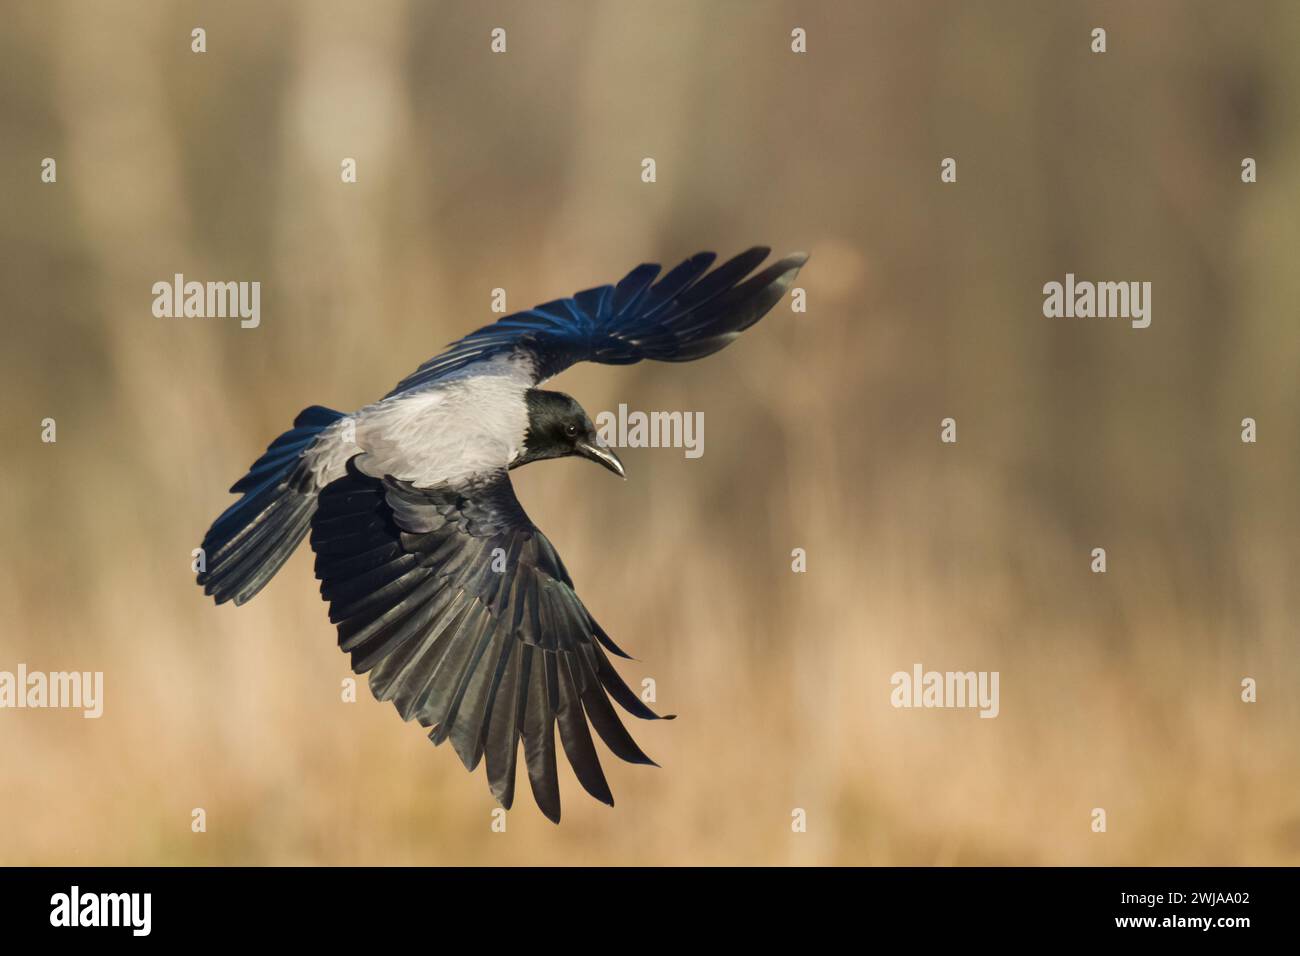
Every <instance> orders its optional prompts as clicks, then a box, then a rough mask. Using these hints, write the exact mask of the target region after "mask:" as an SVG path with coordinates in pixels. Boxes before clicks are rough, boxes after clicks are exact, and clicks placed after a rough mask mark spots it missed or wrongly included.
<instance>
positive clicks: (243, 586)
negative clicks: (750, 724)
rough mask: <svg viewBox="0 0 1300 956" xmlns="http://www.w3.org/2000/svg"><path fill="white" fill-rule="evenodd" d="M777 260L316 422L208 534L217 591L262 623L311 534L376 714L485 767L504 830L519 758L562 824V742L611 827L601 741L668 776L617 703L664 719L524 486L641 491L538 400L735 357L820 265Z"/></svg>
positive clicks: (509, 349) (604, 300) (563, 410)
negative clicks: (573, 472) (544, 472)
mask: <svg viewBox="0 0 1300 956" xmlns="http://www.w3.org/2000/svg"><path fill="white" fill-rule="evenodd" d="M768 252H769V250H768V249H766V248H761V247H759V248H754V249H750V250H748V251H746V252H743V253H741V254H740V255H738V256H736V257H735V258H734V259H731V260H729V261H727V262H725V263H723V264H722V265H720V266H718V267H717V268H715V269H713V270H712V271H710V266H712V265H713V262H714V259H715V256H714V254H713V253H711V252H702V253H699V254H698V255H694V256H692V257H690V258H689V259H687V260H686V261H685V262H682V263H681V264H680V265H678V266H677V267H675V268H673V269H671V270H669V271H668V272H667V273H666V274H665V275H664V276H663V277H662V278H659V272H660V267H659V266H658V265H654V264H646V265H640V266H637V268H635V269H633V270H632V271H631V272H629V273H628V274H627V276H626V277H624V278H623V280H622V281H621V282H619V283H618V284H617V285H605V286H601V287H599V288H595V289H589V290H587V291H585V292H579V293H578V294H577V295H575V296H573V297H572V298H568V299H559V300H556V301H553V302H548V303H546V304H544V305H539V306H537V307H536V308H532V309H529V310H527V311H526V312H519V313H515V314H513V315H508V316H505V317H504V318H502V319H500V320H499V321H497V322H495V323H493V324H492V325H487V326H484V327H483V328H481V329H478V330H477V331H475V332H471V333H470V334H469V335H467V336H465V337H464V338H462V339H460V340H458V341H456V342H453V343H452V344H451V345H449V346H448V347H447V349H446V351H444V352H442V353H441V354H440V355H437V356H435V357H434V358H432V359H430V360H429V361H427V362H425V363H424V364H423V365H421V366H420V367H419V368H418V369H416V370H415V371H414V372H413V373H411V374H410V375H408V376H407V377H406V378H405V379H403V380H402V381H401V382H399V383H398V385H397V387H396V388H394V389H393V390H392V391H391V392H389V393H388V394H387V395H386V396H384V397H383V398H382V399H380V400H379V401H377V402H375V403H373V404H371V405H367V406H365V407H364V408H362V409H360V410H359V411H356V412H353V413H351V414H346V413H344V412H338V411H334V410H332V409H329V408H324V407H321V406H319V405H313V406H311V407H310V408H307V409H305V410H304V411H303V412H302V413H301V414H299V415H298V417H297V418H296V419H295V420H294V423H293V428H291V429H290V430H289V431H287V432H285V433H284V434H283V435H281V436H280V437H279V438H277V439H276V440H275V441H274V442H272V443H271V445H270V446H269V447H268V448H267V450H266V453H265V454H263V455H262V457H261V458H259V459H258V460H257V461H256V462H254V464H253V466H252V468H251V469H250V470H249V472H248V474H246V475H245V476H244V477H243V478H241V479H239V481H237V482H236V483H235V484H234V486H233V487H232V488H231V489H230V490H231V491H232V492H234V493H236V494H239V495H241V497H240V498H239V500H237V501H236V502H235V503H234V504H233V505H231V506H230V507H229V508H228V509H226V511H225V512H223V513H222V514H221V516H220V517H218V518H217V519H216V521H214V522H213V523H212V527H211V528H209V529H208V533H207V535H206V536H205V537H204V539H203V555H204V559H205V564H204V570H202V571H200V573H199V575H198V583H199V584H200V585H202V587H203V590H204V593H205V594H208V595H211V596H212V597H213V598H215V599H216V602H217V603H218V604H221V603H224V602H226V601H234V602H235V603H236V604H243V603H244V602H245V601H248V600H250V599H251V598H252V597H253V596H254V595H255V594H257V593H258V592H259V591H260V590H261V589H262V588H263V587H264V586H265V585H266V583H267V582H268V581H269V580H270V579H271V577H272V576H273V575H274V574H275V572H276V571H278V570H279V569H280V567H281V566H282V565H283V564H284V562H285V561H286V560H287V559H288V557H289V555H290V554H292V553H293V551H294V550H295V549H296V548H297V547H298V545H299V544H300V543H301V542H302V539H303V538H304V537H306V536H307V535H308V533H309V532H310V536H311V547H312V550H313V551H314V552H315V554H316V577H317V578H318V579H319V580H320V590H321V596H322V597H323V598H324V599H325V600H326V601H327V602H328V603H329V615H330V621H331V622H332V623H334V624H336V625H337V626H338V638H339V646H340V648H341V649H342V650H343V651H345V652H347V653H348V654H350V655H351V662H352V669H353V671H354V672H355V673H358V674H365V673H368V674H369V675H370V678H369V680H370V689H371V691H372V692H373V693H374V695H375V697H376V698H378V699H379V700H381V701H382V700H391V701H392V702H393V704H394V705H395V706H396V708H397V711H398V713H400V714H401V716H402V719H403V720H411V719H412V718H414V719H416V720H418V721H419V722H420V724H421V726H423V727H425V728H428V729H429V738H430V739H431V740H432V741H433V742H434V743H435V744H441V743H442V742H444V741H451V745H452V747H453V749H454V750H455V751H456V753H457V754H458V755H459V757H460V759H461V760H462V762H463V763H464V764H465V767H466V768H467V769H469V770H471V771H472V770H474V769H475V768H476V767H477V766H478V764H479V762H480V761H485V762H486V765H487V778H488V784H489V787H490V789H491V792H492V795H493V796H494V797H495V798H496V799H497V800H498V801H499V802H500V803H501V805H502V806H503V807H505V808H506V809H509V808H510V806H511V803H512V801H513V798H514V788H515V767H516V761H517V757H518V752H519V741H520V739H521V738H522V740H523V751H524V763H525V766H526V768H527V773H528V779H529V782H530V784H531V785H532V791H533V796H534V798H535V799H536V801H537V805H538V807H539V808H540V809H541V811H542V812H543V813H544V814H545V815H546V816H547V817H548V818H549V819H551V820H552V821H554V822H557V823H558V822H559V819H560V790H559V779H558V774H557V770H556V748H555V731H556V728H557V727H558V730H559V737H560V743H561V745H562V746H563V748H564V753H565V755H566V756H567V757H568V760H569V762H570V764H571V765H572V766H573V770H574V773H575V775H576V776H577V778H578V781H579V783H580V784H581V785H582V787H583V788H584V789H585V790H586V791H587V792H588V793H589V794H591V795H592V796H593V797H595V798H596V799H597V800H600V801H602V802H604V803H607V804H610V805H611V806H612V805H613V803H614V798H613V795H612V794H611V793H610V789H609V784H608V783H607V782H606V780H605V774H604V771H603V770H602V769H601V765H600V761H599V759H598V757H597V754H596V748H595V745H594V743H593V741H592V735H591V731H590V729H589V726H588V725H589V724H590V727H594V728H595V730H596V733H597V735H598V736H599V737H600V738H601V740H602V741H604V743H605V745H606V746H607V747H608V748H609V750H610V751H612V752H613V753H614V754H615V755H616V756H618V757H620V758H621V759H623V760H625V761H628V762H630V763H641V764H653V763H654V761H652V760H651V759H650V758H649V757H647V756H646V755H645V753H644V752H643V751H642V750H641V748H640V747H638V746H637V744H636V743H635V741H633V739H632V737H631V735H630V734H629V733H628V731H627V729H626V728H625V727H624V726H623V723H622V721H621V720H620V719H619V717H618V715H617V713H616V712H615V710H614V708H613V707H612V706H611V704H610V699H611V698H612V699H613V700H614V701H616V702H617V703H618V704H619V705H620V706H621V707H622V708H623V709H624V710H626V711H627V712H628V713H630V714H632V715H633V716H635V717H640V718H643V719H659V715H657V714H656V713H655V712H654V711H652V710H651V709H650V708H649V707H647V706H646V705H645V704H644V703H643V702H642V701H641V699H640V698H639V697H638V696H637V695H636V694H635V693H633V692H632V690H631V689H629V688H628V686H627V685H626V684H625V683H624V682H623V680H622V679H621V678H620V677H619V675H618V673H617V671H615V670H614V667H613V665H612V664H611V663H610V659H609V657H608V656H607V654H606V652H609V653H610V654H615V655H617V656H619V657H623V658H627V657H628V655H627V654H625V653H624V652H623V651H622V650H621V649H620V648H619V647H618V645H616V644H615V643H614V642H613V641H612V640H611V639H610V637H609V635H608V634H606V633H605V631H604V630H603V629H602V628H601V626H600V625H599V624H597V623H596V621H595V619H594V618H593V617H592V616H591V614H590V613H589V612H588V611H587V609H586V607H585V606H584V605H583V603H582V601H581V600H579V598H578V595H577V593H576V592H575V590H574V585H573V581H572V580H571V579H570V577H569V573H568V572H567V571H566V570H565V568H564V564H563V562H561V560H560V556H559V555H558V554H556V552H555V549H554V548H553V547H552V546H551V542H550V541H548V540H547V538H546V536H545V535H544V534H542V532H541V531H540V530H539V529H538V528H537V527H536V526H535V525H533V523H532V522H531V521H530V520H529V519H528V515H527V514H526V513H525V512H524V509H523V506H522V505H520V503H519V500H518V499H517V498H516V497H515V493H514V488H513V487H512V486H511V482H510V477H509V472H510V470H511V469H514V468H518V467H520V466H522V465H526V464H528V463H529V462H534V461H542V460H545V459H549V458H564V457H567V456H573V455H576V456H580V457H583V458H587V459H590V460H591V461H594V462H596V463H597V464H599V465H601V466H603V467H604V468H607V469H609V470H610V471H612V472H614V473H615V474H617V475H619V476H624V477H625V475H624V470H623V465H622V462H620V461H619V458H618V456H617V455H616V454H615V453H614V452H613V451H612V450H610V449H609V448H607V447H605V446H604V445H603V444H602V443H601V441H600V440H599V438H598V437H597V434H596V429H595V426H594V425H593V424H592V421H591V418H590V417H589V416H588V415H587V413H586V412H585V411H584V410H583V408H582V406H581V405H579V404H578V403H577V402H576V401H575V400H574V399H573V398H571V397H570V396H568V395H565V394H563V393H562V392H555V391H547V390H544V389H541V388H538V387H537V386H539V385H540V384H541V383H543V382H544V381H546V380H547V379H549V378H551V377H552V376H554V375H556V374H558V373H560V372H562V371H563V370H564V369H566V368H568V367H569V366H571V365H574V364H575V363H577V362H583V361H587V362H600V363H603V364H606V365H629V364H632V363H634V362H639V361H641V360H642V359H653V360H655V361H660V362H687V361H692V360H694V359H698V358H703V357H704V356H706V355H711V354H713V353H714V352H717V351H718V350H719V349H722V348H724V347H725V346H726V345H728V344H729V343H730V342H731V341H732V340H733V339H735V338H736V337H737V336H738V335H740V333H741V332H743V331H744V330H745V329H747V328H749V327H750V326H751V325H753V324H754V323H755V322H757V321H758V320H759V319H761V318H762V317H763V316H764V315H765V314H767V312H768V311H769V310H770V309H771V308H772V306H774V305H775V304H776V303H777V302H778V301H779V300H780V299H781V297H782V296H783V295H785V292H786V290H787V289H788V288H789V287H790V285H791V283H792V282H793V281H794V277H795V276H796V274H797V273H798V271H799V268H800V267H801V266H802V265H803V264H804V262H805V261H806V259H807V256H805V255H803V254H802V253H796V254H794V255H790V256H787V257H786V258H784V259H781V260H779V261H777V262H774V263H772V264H771V265H768V266H767V267H766V268H764V269H762V270H761V271H759V272H757V273H754V274H753V275H750V273H752V272H754V270H755V269H756V268H758V267H759V266H760V265H761V264H762V263H763V261H764V260H765V259H767V256H768ZM656 279H658V281H656Z"/></svg>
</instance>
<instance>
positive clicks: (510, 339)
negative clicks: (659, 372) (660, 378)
mask: <svg viewBox="0 0 1300 956" xmlns="http://www.w3.org/2000/svg"><path fill="white" fill-rule="evenodd" d="M769 251H770V250H768V249H766V248H764V247H762V246H756V247H755V248H753V249H749V250H746V251H745V252H742V253H741V254H740V255H738V256H736V257H735V258H734V259H729V260H728V261H727V262H724V263H723V264H722V265H720V266H718V267H717V268H716V269H714V270H713V271H712V272H710V271H709V267H710V266H711V265H712V264H713V262H714V259H715V258H716V257H715V256H714V254H713V253H712V252H701V253H697V254H696V255H694V256H691V257H690V258H689V259H687V260H686V261H684V262H682V263H681V264H680V265H677V266H675V267H674V268H673V269H671V270H669V272H668V273H667V274H665V275H664V276H663V278H661V279H659V281H658V282H656V281H655V279H656V278H657V277H658V276H659V271H660V267H659V266H658V265H655V264H653V263H647V264H645V265H640V266H637V267H636V268H635V269H633V270H632V271H631V272H629V273H628V274H627V275H626V276H625V277H624V278H623V279H622V280H621V281H620V282H619V283H618V285H616V286H614V285H605V286H600V287H599V288H595V289H587V290H586V291H584V292H579V293H578V294H577V295H575V296H573V297H572V298H568V299H556V300H555V301H553V302H547V303H545V304H543V305H539V306H535V307H534V308H531V309H528V310H527V311H525V312H516V313H514V314H512V315H507V316H505V317H504V318H502V319H501V320H500V321H498V322H495V323H493V324H492V325H487V326H484V327H483V328H481V329H478V330H477V331H474V332H471V333H470V334H469V335H467V336H465V337H464V338H463V339H460V340H459V341H456V342H453V343H452V344H451V345H450V346H448V348H447V350H446V351H445V352H443V353H442V354H441V355H437V356H435V357H434V358H432V359H430V360H429V361H427V362H425V363H424V364H423V365H421V366H420V367H419V369H417V370H416V371H415V372H413V373H412V374H411V375H408V376H407V377H406V378H405V379H403V380H402V381H401V382H400V383H399V384H398V386H397V387H396V388H395V389H393V391H392V392H390V393H389V394H390V395H395V394H397V393H399V392H405V391H409V390H411V389H415V388H421V387H423V386H426V385H429V384H431V383H434V382H437V381H440V380H443V379H445V378H447V377H449V376H452V375H456V374H458V373H462V372H466V371H467V370H470V371H472V370H471V366H473V365H475V364H476V363H478V362H482V361H485V360H488V359H493V358H497V357H500V356H519V357H521V358H526V359H528V360H529V362H530V363H531V366H532V368H533V373H534V383H537V382H541V381H543V380H545V379H548V378H550V377H551V376H553V375H557V374H559V373H560V372H562V371H564V370H565V369H566V368H568V367H569V366H570V365H574V364H575V363H577V362H600V363H602V364H605V365H630V364H632V363H633V362H640V361H642V360H643V359H652V360H655V361H659V362H688V361H692V360H694V359H697V358H703V357H704V356H706V355H711V354H713V353H714V352H716V351H718V350H719V349H721V348H724V347H725V346H726V345H727V344H729V343H730V342H731V341H732V340H733V339H734V338H735V337H736V336H737V335H739V334H740V333H741V332H743V331H744V330H745V329H747V328H749V326H751V325H753V324H754V323H755V322H757V321H758V320H759V319H761V318H762V317H763V316H764V315H765V314H766V313H767V312H768V310H769V309H771V308H772V306H774V305H775V304H776V303H777V302H778V301H779V300H780V299H781V297H782V296H783V295H785V292H786V290H787V289H789V287H790V285H791V283H793V281H794V277H795V276H796V275H797V274H798V272H799V269H800V267H801V266H802V265H803V264H804V262H805V261H806V260H807V258H808V257H807V256H805V255H804V254H803V253H795V254H793V255H790V256H787V257H786V258H784V259H781V260H779V261H777V262H775V263H773V264H772V265H770V266H768V267H767V268H766V269H764V270H763V271H761V272H759V273H757V274H755V275H754V276H752V277H750V278H749V279H746V278H745V277H746V276H748V275H749V274H750V273H751V272H753V270H754V269H755V268H757V267H758V266H759V265H760V264H761V263H762V262H763V260H764V259H766V258H767V256H768V253H769Z"/></svg>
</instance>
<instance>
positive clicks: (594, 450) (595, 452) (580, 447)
mask: <svg viewBox="0 0 1300 956" xmlns="http://www.w3.org/2000/svg"><path fill="white" fill-rule="evenodd" d="M574 450H575V451H576V452H577V453H578V454H579V455H581V456H582V457H583V458H587V459H589V460H591V461H594V462H595V463H596V464H598V465H603V466H604V467H606V468H608V469H609V470H610V471H612V472H613V473H614V474H616V475H618V476H619V477H620V478H622V479H623V480H624V481H626V480H627V472H625V471H624V470H623V463H622V462H621V461H619V460H618V455H616V454H614V453H613V452H612V451H610V450H609V449H608V448H602V447H601V446H600V445H598V444H596V443H595V442H589V441H583V442H578V444H577V446H576V447H575V448H574Z"/></svg>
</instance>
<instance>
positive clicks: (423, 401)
mask: <svg viewBox="0 0 1300 956" xmlns="http://www.w3.org/2000/svg"><path fill="white" fill-rule="evenodd" d="M535 382H536V379H535V376H534V375H533V371H532V367H531V363H530V362H529V361H528V359H527V358H526V357H521V356H497V357H493V358H489V359H484V360H482V361H480V362H476V363H474V364H472V365H469V366H467V367H466V368H465V369H464V370H462V371H460V372H457V373H456V374H455V375H453V376H450V377H448V378H447V379H445V380H440V381H437V382H433V383H430V384H428V385H423V386H420V387H417V388H414V389H410V390H407V391H401V392H396V393H394V394H391V395H389V396H387V397H385V398H383V399H380V400H379V401H378V402H374V403H372V404H370V405H367V406H365V407H364V408H361V409H359V410H358V411H356V412H354V413H353V414H351V415H348V416H346V417H344V418H341V419H339V421H338V422H336V423H335V424H333V425H331V426H330V427H329V428H327V429H325V430H324V431H323V432H322V433H321V434H320V437H319V438H318V439H317V440H316V443H315V444H314V445H313V446H312V447H311V448H310V449H309V450H308V451H306V452H305V453H304V454H303V461H304V464H305V465H306V467H307V469H308V471H309V472H310V473H311V476H312V487H313V489H314V490H316V491H319V490H320V489H322V488H324V487H325V486H326V485H328V484H329V483H330V482H332V481H337V480H338V479H339V478H342V477H343V474H344V470H345V465H346V464H347V462H348V460H349V459H351V458H352V457H353V456H357V455H359V456H360V457H358V458H357V467H358V469H359V470H360V471H361V472H363V473H364V474H368V475H371V476H372V477H376V478H382V477H384V476H385V475H390V476H392V477H393V478H396V479H398V480H400V481H409V482H411V483H412V484H415V485H418V486H420V487H422V488H431V487H436V486H438V485H452V486H458V485H461V484H463V483H465V482H466V481H468V480H470V479H472V478H474V477H475V476H478V475H485V474H490V473H492V472H495V471H499V470H502V469H505V468H508V467H509V465H510V463H511V462H512V461H514V459H515V458H517V457H518V456H519V455H520V453H521V452H522V450H523V446H524V439H525V435H526V433H527V430H528V409H527V403H526V401H525V394H526V393H527V391H528V390H529V389H530V388H532V387H533V386H534V384H535Z"/></svg>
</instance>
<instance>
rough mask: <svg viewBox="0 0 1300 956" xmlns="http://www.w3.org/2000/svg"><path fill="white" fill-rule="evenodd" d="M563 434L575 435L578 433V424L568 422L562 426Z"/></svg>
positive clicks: (572, 436) (571, 436)
mask: <svg viewBox="0 0 1300 956" xmlns="http://www.w3.org/2000/svg"><path fill="white" fill-rule="evenodd" d="M564 434H566V435H568V436H569V437H570V438H574V437H576V436H577V434H578V426H577V425H575V424H573V423H572V422H570V423H569V424H567V425H565V426H564Z"/></svg>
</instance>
